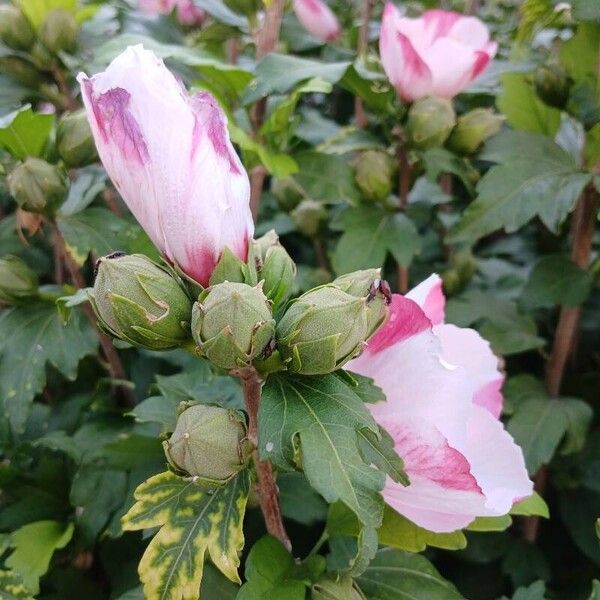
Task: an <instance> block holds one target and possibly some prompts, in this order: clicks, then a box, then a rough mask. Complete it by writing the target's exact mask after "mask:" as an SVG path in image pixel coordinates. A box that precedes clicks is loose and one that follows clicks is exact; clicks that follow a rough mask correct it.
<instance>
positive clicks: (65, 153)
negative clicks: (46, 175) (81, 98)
mask: <svg viewBox="0 0 600 600" xmlns="http://www.w3.org/2000/svg"><path fill="white" fill-rule="evenodd" d="M56 149H57V151H58V155H59V156H60V157H61V158H62V159H63V160H64V161H65V163H66V164H67V165H68V166H69V167H84V166H85V165H89V164H90V163H93V162H94V161H96V160H97V158H98V154H97V152H96V144H95V143H94V138H93V137H92V130H91V129H90V125H89V123H88V120H87V117H86V113H85V109H81V110H77V111H75V112H72V113H68V114H65V115H63V116H62V117H61V119H60V121H59V122H58V127H57V128H56Z"/></svg>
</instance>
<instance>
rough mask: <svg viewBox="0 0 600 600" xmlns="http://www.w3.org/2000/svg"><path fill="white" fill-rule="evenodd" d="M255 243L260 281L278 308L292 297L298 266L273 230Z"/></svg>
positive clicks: (267, 295) (274, 305) (265, 292)
mask: <svg viewBox="0 0 600 600" xmlns="http://www.w3.org/2000/svg"><path fill="white" fill-rule="evenodd" d="M253 243H254V255H255V259H256V267H257V271H258V280H259V281H262V282H263V292H264V294H265V296H266V297H267V298H268V299H269V300H271V302H272V303H273V307H274V308H277V307H278V306H279V305H280V304H281V303H282V302H283V301H284V300H286V299H287V298H288V297H289V295H290V292H291V287H292V284H293V283H294V277H295V276H296V264H295V263H294V261H293V260H292V257H291V256H290V255H289V254H288V253H287V252H286V250H285V248H284V247H283V246H282V245H281V244H280V243H279V237H278V236H277V234H276V233H275V231H273V230H271V231H269V232H268V233H266V234H265V235H263V236H262V237H261V238H259V239H257V240H254V242H253Z"/></svg>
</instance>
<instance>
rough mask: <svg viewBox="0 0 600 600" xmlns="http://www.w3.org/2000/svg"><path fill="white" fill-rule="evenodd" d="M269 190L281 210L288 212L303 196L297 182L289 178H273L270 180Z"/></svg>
mask: <svg viewBox="0 0 600 600" xmlns="http://www.w3.org/2000/svg"><path fill="white" fill-rule="evenodd" d="M271 191H272V192H273V195H274V196H275V198H276V200H277V204H279V207H280V208H281V209H282V210H285V211H286V212H289V211H291V210H293V209H294V208H296V206H298V204H300V202H301V200H302V198H303V196H302V192H301V191H300V190H299V189H298V184H297V183H296V182H295V181H294V180H293V179H292V178H291V177H285V178H283V179H277V178H273V179H272V180H271Z"/></svg>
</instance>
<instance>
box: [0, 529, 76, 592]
mask: <svg viewBox="0 0 600 600" xmlns="http://www.w3.org/2000/svg"><path fill="white" fill-rule="evenodd" d="M72 536H73V523H69V524H68V525H65V524H64V523H59V522H58V521H36V522H34V523H29V524H27V525H24V526H23V527H21V528H19V529H17V531H15V532H14V533H13V534H12V546H13V547H14V548H15V550H14V552H13V553H12V554H11V555H10V556H9V557H8V558H7V559H6V562H5V564H6V566H7V567H9V568H10V569H13V570H14V571H16V572H17V573H18V574H19V575H20V576H21V578H22V580H23V583H24V584H25V586H26V587H27V588H29V589H30V590H31V591H32V592H33V594H37V593H38V591H39V579H40V577H41V576H42V575H44V574H45V573H46V571H48V567H49V566H50V560H51V559H52V555H53V554H54V552H55V551H56V550H60V549H61V548H64V547H65V546H66V545H67V544H68V543H69V542H70V541H71V537H72Z"/></svg>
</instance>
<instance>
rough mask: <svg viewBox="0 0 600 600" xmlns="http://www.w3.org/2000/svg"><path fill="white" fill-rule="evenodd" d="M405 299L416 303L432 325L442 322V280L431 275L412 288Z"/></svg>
mask: <svg viewBox="0 0 600 600" xmlns="http://www.w3.org/2000/svg"><path fill="white" fill-rule="evenodd" d="M406 297H407V298H410V300H413V301H414V302H416V303H417V304H418V305H419V306H420V307H421V309H422V310H423V312H424V313H425V314H426V315H427V318H428V319H429V320H430V321H431V323H432V324H433V325H438V324H439V323H443V322H444V317H445V310H446V297H445V296H444V291H443V288H442V278H441V277H440V276H439V275H437V274H435V273H434V274H433V275H430V276H429V277H428V278H427V279H426V280H425V281H422V282H421V283H420V284H419V285H418V286H416V287H414V288H413V289H412V290H410V292H408V294H406Z"/></svg>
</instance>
